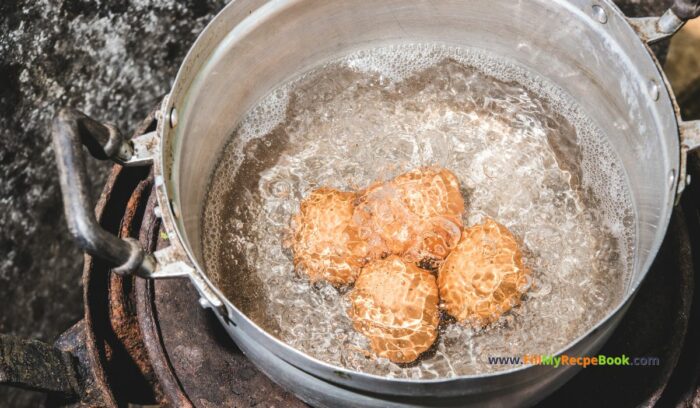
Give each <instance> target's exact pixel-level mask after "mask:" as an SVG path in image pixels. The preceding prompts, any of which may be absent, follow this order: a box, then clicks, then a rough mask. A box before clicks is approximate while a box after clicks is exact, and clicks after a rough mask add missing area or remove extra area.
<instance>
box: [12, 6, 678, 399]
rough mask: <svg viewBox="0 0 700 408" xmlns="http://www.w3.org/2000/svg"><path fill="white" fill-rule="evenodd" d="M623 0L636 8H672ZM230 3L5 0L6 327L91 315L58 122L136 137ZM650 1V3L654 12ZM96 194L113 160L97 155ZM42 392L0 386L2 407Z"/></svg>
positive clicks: (50, 334)
mask: <svg viewBox="0 0 700 408" xmlns="http://www.w3.org/2000/svg"><path fill="white" fill-rule="evenodd" d="M668 2H669V1H668V0H665V1H663V2H660V1H656V0H624V1H620V2H619V3H624V4H623V5H625V7H623V10H624V11H625V12H628V13H629V14H630V15H634V14H637V13H638V14H637V15H652V14H659V13H658V12H657V11H658V10H662V9H663V8H664V3H668ZM224 3H225V0H179V1H178V0H0V299H2V307H1V308H0V332H2V333H11V334H16V335H20V336H24V337H34V338H38V339H41V340H45V341H53V340H54V339H55V337H56V336H57V335H58V334H60V333H61V332H62V331H63V330H65V329H67V328H68V327H69V326H70V325H71V324H72V323H74V322H75V321H77V320H78V319H79V318H80V315H81V303H82V302H81V288H80V271H81V265H82V257H81V254H80V251H78V250H77V249H76V247H75V245H74V244H73V242H72V240H71V239H70V237H69V235H68V234H67V231H66V228H65V220H64V219H63V215H62V214H63V213H62V206H61V202H60V197H59V189H58V181H57V177H56V171H55V165H54V161H53V152H52V150H51V146H50V136H49V132H48V126H49V123H50V120H51V118H52V117H53V114H54V112H55V110H56V108H57V107H59V106H63V105H68V106H74V107H77V108H79V109H82V110H83V111H85V112H86V113H88V114H90V115H93V116H94V117H95V118H98V119H100V120H104V121H111V122H114V123H116V124H117V125H118V126H119V127H120V128H121V129H122V131H123V132H128V131H130V130H131V127H133V126H135V124H136V123H138V121H139V120H140V119H141V118H142V117H143V116H145V115H146V112H147V111H148V110H149V109H150V107H151V106H153V105H154V104H155V103H156V102H157V100H158V99H159V98H160V96H161V95H162V94H164V93H165V92H167V91H168V88H169V86H170V84H171V83H172V80H173V78H174V77H175V74H176V71H177V69H178V67H179V65H180V62H181V61H182V59H183V58H184V55H185V53H186V52H187V50H188V49H189V47H190V45H191V43H192V42H193V41H194V40H195V38H196V36H197V33H199V32H200V31H201V30H202V28H203V27H204V26H205V25H206V23H207V22H208V21H210V20H211V19H212V17H213V16H214V14H215V13H216V12H217V11H218V10H219V9H220V8H221V7H223V5H224ZM649 5H652V6H651V7H650V6H649ZM90 173H91V174H92V175H93V176H94V190H95V192H97V190H98V189H99V186H101V184H102V182H103V180H104V178H103V177H104V175H106V174H107V166H105V165H104V164H96V163H94V162H91V164H90ZM37 401H40V397H39V396H38V394H31V393H26V392H25V393H18V392H12V393H10V392H8V391H7V389H3V388H2V387H0V406H13V407H15V406H36V405H37Z"/></svg>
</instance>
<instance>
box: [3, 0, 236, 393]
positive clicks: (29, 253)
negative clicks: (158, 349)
mask: <svg viewBox="0 0 700 408" xmlns="http://www.w3.org/2000/svg"><path fill="white" fill-rule="evenodd" d="M224 3H225V1H224V0H184V1H183V0H180V1H177V0H109V1H108V0H26V1H25V0H1V1H0V299H2V301H3V302H2V308H1V309H0V332H2V333H11V334H15V335H19V336H23V337H34V338H39V339H41V340H45V341H50V342H51V341H53V340H54V339H55V338H56V336H57V335H58V334H60V333H61V332H62V331H64V330H66V329H67V328H68V327H70V326H71V325H72V324H73V323H74V322H76V321H77V320H79V319H80V316H81V311H82V298H81V290H82V289H81V287H80V273H81V269H82V255H81V253H80V251H79V250H78V249H77V248H76V247H75V245H74V244H73V242H72V240H71V239H70V236H69V235H68V233H67V229H66V227H65V220H64V219H63V209H62V204H61V201H60V191H59V188H58V179H57V176H56V170H55V164H54V160H53V151H52V149H51V145H50V134H49V131H48V128H49V124H50V121H51V119H52V117H53V115H54V112H55V110H56V109H57V107H60V106H73V107H76V108H79V109H81V110H83V111H84V112H86V113H88V114H89V115H92V116H94V117H95V118H97V119H100V120H103V121H109V122H113V123H116V124H117V125H118V126H119V128H120V129H122V132H129V131H130V130H131V127H133V126H135V125H136V124H137V123H138V122H139V121H140V120H141V119H142V118H143V117H144V116H145V115H146V114H147V113H148V111H149V110H150V108H151V107H152V106H154V104H155V103H157V101H158V100H159V99H160V97H161V96H162V95H163V94H165V93H166V92H168V89H169V87H170V85H171V83H172V81H173V79H174V78H175V74H176V73H177V69H178V67H179V65H180V63H181V61H182V59H183V58H184V56H185V54H186V53H187V50H188V49H189V47H190V45H191V44H192V42H193V41H194V40H195V39H196V37H197V34H198V33H199V32H200V31H201V30H202V29H203V28H204V26H205V25H206V24H207V23H208V22H209V21H210V20H211V19H212V18H213V16H214V15H215V13H216V12H218V11H219V10H220V9H221V8H222V7H223V5H224ZM107 170H108V165H105V164H104V163H95V162H94V161H93V162H91V163H90V164H89V172H90V174H91V175H92V176H93V177H94V186H93V190H94V191H93V192H94V193H99V189H100V188H101V187H100V186H101V185H102V183H103V182H104V177H105V176H106V174H107ZM31 395H32V394H27V393H14V392H13V393H9V392H8V391H7V390H4V389H2V388H1V387H0V406H33V405H36V404H35V403H34V402H35V401H36V400H35V399H31V398H30V397H31ZM28 396H29V397H28Z"/></svg>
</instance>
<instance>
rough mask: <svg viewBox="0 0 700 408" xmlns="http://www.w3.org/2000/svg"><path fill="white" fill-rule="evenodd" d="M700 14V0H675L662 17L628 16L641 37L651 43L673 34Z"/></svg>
mask: <svg viewBox="0 0 700 408" xmlns="http://www.w3.org/2000/svg"><path fill="white" fill-rule="evenodd" d="M698 16H700V0H675V1H674V2H673V5H672V6H671V7H670V8H669V9H668V10H666V12H665V13H664V14H663V15H661V17H628V18H627V21H628V22H629V23H630V25H631V26H632V27H633V28H634V29H635V31H637V34H638V35H639V37H640V38H641V39H642V40H644V41H645V42H647V43H649V44H653V43H655V42H658V41H661V40H663V39H666V38H668V37H671V36H673V35H674V34H675V33H677V32H678V30H680V29H681V27H683V25H684V24H685V23H686V22H687V21H688V20H691V19H693V18H696V17H698Z"/></svg>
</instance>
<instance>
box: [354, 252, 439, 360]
mask: <svg viewBox="0 0 700 408" xmlns="http://www.w3.org/2000/svg"><path fill="white" fill-rule="evenodd" d="M350 300H351V307H350V309H349V310H348V315H349V316H350V318H351V319H352V321H353V327H354V328H355V330H357V331H359V332H360V333H362V334H364V335H365V336H367V338H368V339H369V341H370V345H371V348H372V350H373V351H374V352H375V353H376V354H377V355H378V356H380V357H385V358H387V359H389V360H391V361H393V362H395V363H410V362H412V361H414V360H415V359H417V358H418V356H419V355H420V354H421V353H423V352H424V351H426V350H428V349H429V348H430V347H431V346H432V345H433V342H435V339H436V338H437V333H438V324H439V322H440V315H439V311H438V288H437V284H436V282H435V277H434V276H433V275H432V274H431V273H430V272H428V271H426V270H424V269H421V268H419V267H417V266H415V265H413V264H412V263H409V262H406V261H404V260H403V259H401V258H399V257H398V256H395V255H391V256H389V257H387V258H386V259H382V260H375V261H372V262H370V263H369V264H367V265H366V266H365V267H364V268H362V271H361V272H360V276H359V277H358V278H357V281H356V282H355V289H354V290H353V291H352V292H351V293H350Z"/></svg>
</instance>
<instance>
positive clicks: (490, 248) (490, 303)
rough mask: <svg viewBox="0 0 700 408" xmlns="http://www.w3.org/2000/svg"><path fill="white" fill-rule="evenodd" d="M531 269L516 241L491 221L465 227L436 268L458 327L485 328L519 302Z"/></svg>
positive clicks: (444, 299)
mask: <svg viewBox="0 0 700 408" xmlns="http://www.w3.org/2000/svg"><path fill="white" fill-rule="evenodd" d="M529 276H530V270H529V269H528V268H527V267H526V266H525V265H524V264H523V260H522V252H521V249H520V247H519V245H518V242H517V240H516V239H515V236H513V234H512V233H511V232H510V231H509V230H508V229H507V228H506V227H505V226H503V225H501V224H499V223H498V222H496V221H494V220H493V219H490V218H488V219H486V220H485V221H484V222H483V223H481V224H478V225H475V226H473V227H470V228H466V229H465V230H464V231H463V232H462V238H461V240H460V242H459V244H458V245H457V246H456V248H455V249H454V250H453V251H452V252H451V253H450V255H449V256H448V257H447V259H445V262H443V264H442V265H441V266H440V269H439V273H438V278H437V283H438V287H439V290H440V297H441V299H442V304H443V307H444V309H445V310H446V311H447V313H448V314H450V315H451V316H452V317H454V318H455V319H456V320H457V321H459V322H461V323H467V324H470V325H472V326H486V325H488V324H490V323H492V322H494V321H496V320H498V318H499V317H500V316H501V315H503V314H504V313H506V312H508V311H509V310H510V309H511V308H512V307H513V306H515V305H517V304H519V303H520V298H521V295H522V293H523V292H524V291H525V290H526V288H527V285H528V281H529Z"/></svg>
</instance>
